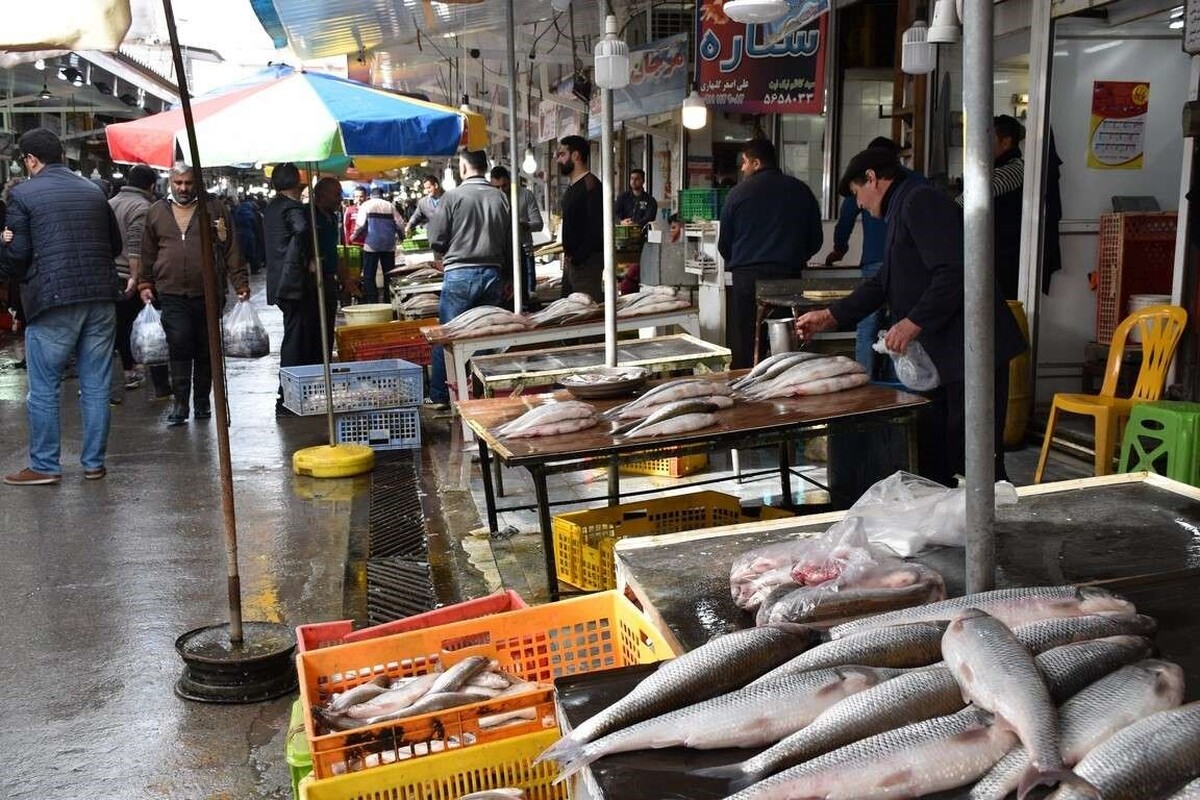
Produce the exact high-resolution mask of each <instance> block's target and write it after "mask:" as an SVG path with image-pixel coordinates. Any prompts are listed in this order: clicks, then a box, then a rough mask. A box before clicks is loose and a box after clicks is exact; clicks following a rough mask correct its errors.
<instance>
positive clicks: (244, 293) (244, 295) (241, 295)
mask: <svg viewBox="0 0 1200 800" xmlns="http://www.w3.org/2000/svg"><path fill="white" fill-rule="evenodd" d="M237 295H238V300H240V301H241V302H243V303H244V302H246V301H247V300H249V299H250V290H249V289H241V290H240V291H238V293H237Z"/></svg>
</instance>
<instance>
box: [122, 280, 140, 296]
mask: <svg viewBox="0 0 1200 800" xmlns="http://www.w3.org/2000/svg"><path fill="white" fill-rule="evenodd" d="M136 288H137V281H136V280H134V279H133V278H129V280H127V281H125V296H126V297H133V290H134V289H136Z"/></svg>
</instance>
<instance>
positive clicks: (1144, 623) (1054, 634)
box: [1012, 614, 1158, 654]
mask: <svg viewBox="0 0 1200 800" xmlns="http://www.w3.org/2000/svg"><path fill="white" fill-rule="evenodd" d="M1157 628H1158V623H1156V622H1155V621H1154V618H1153V617H1147V616H1146V615H1145V614H1088V615H1086V616H1082V617H1052V618H1050V619H1041V620H1038V621H1037V622H1028V623H1026V624H1024V625H1018V626H1017V627H1015V628H1013V629H1012V632H1013V635H1014V636H1016V637H1017V639H1018V640H1019V641H1020V642H1021V644H1023V645H1025V646H1026V647H1028V648H1029V649H1030V650H1031V651H1033V652H1034V653H1035V654H1036V653H1043V652H1045V651H1046V650H1049V649H1050V648H1052V647H1058V646H1060V645H1064V644H1071V643H1072V642H1083V641H1087V640H1088V639H1102V638H1104V637H1105V636H1122V635H1128V636H1153V635H1154V631H1155V630H1156V629H1157Z"/></svg>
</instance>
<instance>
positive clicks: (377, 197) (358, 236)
mask: <svg viewBox="0 0 1200 800" xmlns="http://www.w3.org/2000/svg"><path fill="white" fill-rule="evenodd" d="M403 230H404V217H402V216H400V212H399V211H397V210H396V207H395V206H393V205H392V204H391V203H389V202H388V201H387V200H384V199H383V190H382V189H379V188H375V189H372V190H371V199H370V200H368V201H367V202H365V203H363V204H362V205H361V206H359V207H358V217H357V219H356V220H355V232H354V239H355V241H357V242H361V243H362V246H363V253H362V270H363V287H362V289H363V302H365V303H376V302H378V301H379V288H378V286H376V283H375V280H376V278H375V275H376V273H377V272H378V271H379V270H380V268H381V267H382V269H383V274H384V275H387V274H388V272H390V271H391V270H392V269H393V268H394V267H395V266H396V238H397V234H400V235H401V236H402V235H403V234H402V232H403Z"/></svg>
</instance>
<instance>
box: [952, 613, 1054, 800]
mask: <svg viewBox="0 0 1200 800" xmlns="http://www.w3.org/2000/svg"><path fill="white" fill-rule="evenodd" d="M942 655H943V656H945V659H946V666H947V667H948V668H949V669H950V672H951V673H952V674H953V675H954V678H955V680H957V681H958V685H959V686H961V687H962V690H963V697H964V698H965V699H967V700H970V701H971V702H972V703H974V704H975V705H977V706H979V707H980V708H984V709H986V710H988V711H991V712H992V713H993V714H994V715H995V716H996V722H997V724H1000V725H1005V726H1009V727H1011V728H1012V729H1013V730H1014V731H1016V733H1017V736H1018V737H1020V739H1021V742H1022V744H1024V745H1025V749H1026V750H1027V751H1028V752H1029V767H1028V769H1027V770H1026V771H1025V773H1024V774H1023V775H1022V776H1021V778H1020V783H1019V786H1018V789H1017V795H1018V797H1025V795H1027V794H1028V793H1029V791H1030V790H1031V789H1032V788H1033V787H1034V786H1038V785H1044V784H1049V785H1053V784H1056V783H1061V782H1063V781H1065V780H1068V779H1069V778H1070V777H1071V775H1070V772H1069V770H1067V769H1066V768H1065V767H1064V766H1063V763H1062V754H1061V752H1060V750H1059V731H1058V714H1057V713H1056V711H1055V708H1054V703H1053V701H1052V700H1051V699H1050V691H1049V689H1047V687H1046V682H1045V679H1044V678H1043V677H1042V673H1041V672H1039V671H1038V668H1037V665H1036V664H1035V663H1034V661H1033V655H1032V654H1031V653H1030V652H1029V650H1028V648H1026V647H1025V645H1023V644H1021V643H1020V642H1019V641H1017V637H1015V636H1013V634H1012V631H1010V630H1009V629H1008V627H1007V626H1005V624H1004V623H1003V622H1001V621H1000V620H998V619H996V618H995V617H993V616H991V615H990V614H987V613H985V612H983V611H980V610H978V609H974V608H969V609H967V610H965V611H964V612H963V613H962V614H960V615H959V616H958V617H956V618H955V619H954V621H953V622H951V623H950V626H949V627H948V628H946V635H945V636H944V637H943V638H942Z"/></svg>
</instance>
